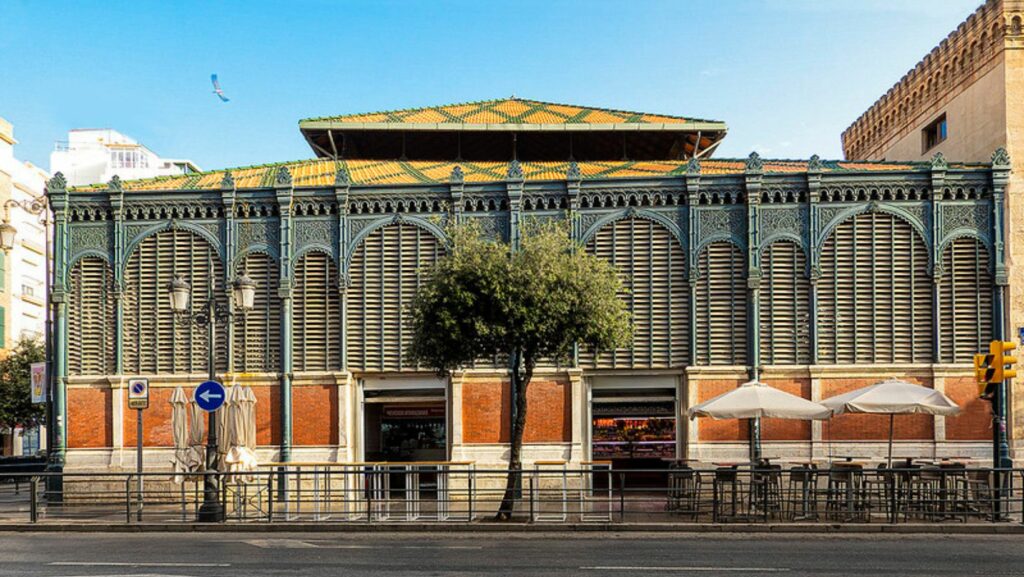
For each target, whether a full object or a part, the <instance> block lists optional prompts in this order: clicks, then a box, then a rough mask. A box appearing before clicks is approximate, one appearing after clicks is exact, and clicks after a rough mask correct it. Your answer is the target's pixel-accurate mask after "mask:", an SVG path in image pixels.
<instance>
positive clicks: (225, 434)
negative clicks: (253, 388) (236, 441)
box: [216, 385, 238, 471]
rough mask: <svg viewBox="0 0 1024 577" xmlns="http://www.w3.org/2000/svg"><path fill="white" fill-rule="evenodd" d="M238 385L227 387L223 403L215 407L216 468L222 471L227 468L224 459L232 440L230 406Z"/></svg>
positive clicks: (232, 403)
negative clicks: (217, 407)
mask: <svg viewBox="0 0 1024 577" xmlns="http://www.w3.org/2000/svg"><path fill="white" fill-rule="evenodd" d="M237 386H238V385H233V386H232V387H231V388H230V389H228V392H227V395H226V396H225V398H224V404H223V405H221V406H220V408H219V409H217V416H216V420H217V469H218V470H220V471H224V470H225V469H226V468H227V463H226V461H225V459H226V457H227V455H228V451H230V450H231V441H232V436H233V435H232V429H233V426H232V423H231V419H230V414H231V412H232V406H233V405H234V404H235V403H234V400H233V399H234V391H235V389H236V388H237Z"/></svg>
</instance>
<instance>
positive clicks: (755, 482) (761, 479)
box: [747, 463, 782, 517]
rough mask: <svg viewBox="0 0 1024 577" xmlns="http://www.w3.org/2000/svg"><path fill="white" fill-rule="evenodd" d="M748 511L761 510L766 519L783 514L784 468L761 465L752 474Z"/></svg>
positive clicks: (755, 467)
mask: <svg viewBox="0 0 1024 577" xmlns="http://www.w3.org/2000/svg"><path fill="white" fill-rule="evenodd" d="M748 496H749V497H748V498H749V502H748V503H749V504H748V506H747V510H748V511H750V512H753V511H754V510H755V509H760V510H761V514H762V515H763V516H765V517H768V516H770V515H773V514H775V515H777V514H779V513H781V512H782V466H781V465H769V464H767V463H760V464H757V465H755V466H754V468H753V470H752V471H751V473H750V491H749V493H748Z"/></svg>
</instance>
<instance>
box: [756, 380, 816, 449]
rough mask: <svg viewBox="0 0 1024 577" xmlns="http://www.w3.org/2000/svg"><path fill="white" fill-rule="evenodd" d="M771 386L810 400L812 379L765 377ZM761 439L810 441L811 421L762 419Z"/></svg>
mask: <svg viewBox="0 0 1024 577" xmlns="http://www.w3.org/2000/svg"><path fill="white" fill-rule="evenodd" d="M764 382H765V383H766V384H768V385H769V386H772V387H775V388H776V389H781V390H783V391H786V392H787V393H790V394H792V395H796V396H798V397H803V398H805V399H808V400H810V398H811V380H810V379H786V380H783V379H765V380H764ZM761 440H763V441H810V440H811V422H810V421H800V420H795V419H763V420H762V421H761Z"/></svg>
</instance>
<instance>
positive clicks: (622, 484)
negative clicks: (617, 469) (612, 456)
mask: <svg viewBox="0 0 1024 577" xmlns="http://www.w3.org/2000/svg"><path fill="white" fill-rule="evenodd" d="M625 521H626V474H625V473H619V523H623V522H625Z"/></svg>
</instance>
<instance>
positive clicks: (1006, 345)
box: [988, 341, 1017, 383]
mask: <svg viewBox="0 0 1024 577" xmlns="http://www.w3.org/2000/svg"><path fill="white" fill-rule="evenodd" d="M1016 348H1017V343H1014V342H1010V341H992V343H991V344H990V345H989V346H988V352H989V354H991V355H993V357H994V358H993V359H992V366H994V367H995V369H996V374H995V382H997V383H1001V382H1003V381H1004V380H1006V379H1012V378H1014V377H1016V376H1017V371H1016V369H1014V368H1013V365H1015V364H1016V363H1017V357H1014V356H1011V355H1007V354H1006V353H1008V352H1010V351H1012V350H1014V349H1016ZM1006 365H1010V366H1009V367H1007V366H1006Z"/></svg>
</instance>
